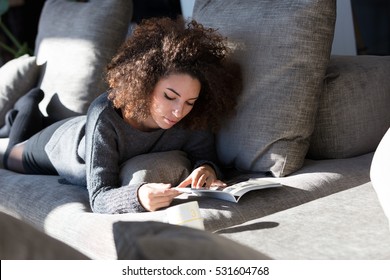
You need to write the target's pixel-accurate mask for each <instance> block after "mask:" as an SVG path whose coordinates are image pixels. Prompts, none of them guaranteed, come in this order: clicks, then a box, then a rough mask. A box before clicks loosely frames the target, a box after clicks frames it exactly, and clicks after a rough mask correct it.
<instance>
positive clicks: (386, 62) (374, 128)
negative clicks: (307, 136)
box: [308, 56, 390, 159]
mask: <svg viewBox="0 0 390 280" xmlns="http://www.w3.org/2000/svg"><path fill="white" fill-rule="evenodd" d="M389 77H390V56H333V57H332V58H331V60H330V64H329V67H328V69H327V73H326V78H325V88H324V91H323V92H322V93H321V96H320V102H319V108H318V115H317V119H316V125H315V129H314V132H313V135H312V138H311V142H310V148H309V153H308V157H309V158H312V159H334V158H349V157H354V156H359V155H363V154H366V153H370V152H374V151H375V149H376V148H377V146H378V144H379V142H380V141H381V139H382V137H383V135H384V134H385V133H386V131H387V130H388V128H389V127H390V81H389Z"/></svg>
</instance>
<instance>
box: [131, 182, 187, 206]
mask: <svg viewBox="0 0 390 280" xmlns="http://www.w3.org/2000/svg"><path fill="white" fill-rule="evenodd" d="M179 194H180V192H179V191H177V190H175V189H171V184H158V183H149V184H145V185H142V186H141V187H140V188H139V190H138V201H139V202H140V203H141V205H142V206H143V207H144V208H145V209H146V210H148V211H156V210H158V209H160V208H163V207H167V206H169V205H170V204H171V202H172V200H173V198H175V197H176V196H178V195H179Z"/></svg>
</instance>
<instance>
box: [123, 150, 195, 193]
mask: <svg viewBox="0 0 390 280" xmlns="http://www.w3.org/2000/svg"><path fill="white" fill-rule="evenodd" d="M190 171H191V163H190V161H189V160H188V158H187V156H186V154H185V153H184V152H182V151H168V152H161V153H151V154H145V155H139V156H136V157H133V158H131V159H129V160H128V161H126V162H125V163H124V164H123V165H122V166H121V172H120V178H121V182H122V186H125V185H128V184H130V183H132V184H137V183H143V182H148V183H164V184H172V186H176V185H178V184H179V183H180V182H181V181H182V180H184V179H185V178H187V176H188V175H189V174H190Z"/></svg>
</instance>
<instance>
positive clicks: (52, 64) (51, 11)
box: [35, 0, 132, 120]
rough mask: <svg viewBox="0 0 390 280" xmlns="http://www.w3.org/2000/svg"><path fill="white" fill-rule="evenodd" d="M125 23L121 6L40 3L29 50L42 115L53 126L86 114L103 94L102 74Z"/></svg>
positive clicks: (97, 0) (57, 0)
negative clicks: (37, 68) (39, 69)
mask: <svg viewBox="0 0 390 280" xmlns="http://www.w3.org/2000/svg"><path fill="white" fill-rule="evenodd" d="M64 11H66V12H64ZM131 17H132V1H127V0H116V1H104V0H90V1H88V2H85V3H83V2H71V1H65V0H48V1H46V2H45V5H44V7H43V10H42V13H41V17H40V21H39V27H38V35H37V39H36V48H35V53H36V56H37V61H38V64H42V65H44V71H43V73H42V77H41V83H40V87H41V88H42V89H43V91H44V92H45V98H44V100H43V101H42V102H41V104H40V109H41V111H42V112H43V113H44V114H46V115H49V116H50V117H51V118H52V119H54V120H59V119H64V118H66V117H69V116H73V115H77V114H84V113H86V111H87V109H88V107H89V104H90V103H91V101H92V100H94V99H95V98H96V97H97V96H98V95H100V94H101V93H103V92H104V91H105V90H106V89H107V87H106V85H105V83H104V68H105V66H106V65H107V63H108V62H109V61H110V60H111V58H112V56H113V55H114V54H115V53H116V51H117V49H118V47H119V45H120V44H121V43H122V42H123V40H124V39H125V37H126V35H127V32H128V26H129V21H130V20H131Z"/></svg>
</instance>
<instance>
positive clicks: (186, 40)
mask: <svg viewBox="0 0 390 280" xmlns="http://www.w3.org/2000/svg"><path fill="white" fill-rule="evenodd" d="M230 53H231V50H230V49H229V48H228V46H227V40H226V38H224V37H223V36H221V35H220V34H219V33H217V31H216V30H215V29H211V28H205V27H203V25H201V24H199V23H197V22H196V21H194V20H193V21H191V22H190V23H188V24H187V25H186V24H185V23H184V22H183V21H181V20H172V19H169V18H152V19H148V20H144V21H142V22H141V23H140V24H139V25H138V26H137V27H136V28H135V29H134V31H133V34H132V36H131V37H129V38H128V39H127V40H126V41H125V42H124V44H123V45H122V46H121V47H120V49H119V51H118V53H117V54H116V55H115V56H114V58H113V59H112V61H111V62H110V63H109V64H108V66H107V73H106V80H107V83H108V85H109V87H110V90H109V99H110V100H112V102H113V104H114V107H116V108H121V109H124V110H123V111H124V115H125V116H124V117H126V118H134V119H136V120H143V119H146V118H147V117H148V116H149V115H150V102H151V93H152V92H153V89H154V87H155V86H156V84H157V82H158V81H159V80H160V79H161V78H163V77H166V76H168V75H170V74H188V75H190V76H191V77H193V78H196V79H198V80H199V81H200V83H201V92H200V94H199V98H198V100H197V101H196V103H195V106H194V108H193V109H192V110H191V112H190V113H189V114H188V115H187V116H186V117H185V118H184V119H183V120H181V122H180V124H181V125H182V126H183V127H185V128H190V129H206V128H209V129H212V130H213V131H215V130H216V129H218V128H219V127H220V124H221V121H222V119H223V118H225V117H226V116H229V115H230V114H231V113H233V112H234V108H235V106H236V104H237V97H238V95H239V93H240V91H241V75H240V70H239V68H238V65H236V64H234V63H233V62H232V61H231V60H229V59H228V57H229V55H230Z"/></svg>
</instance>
